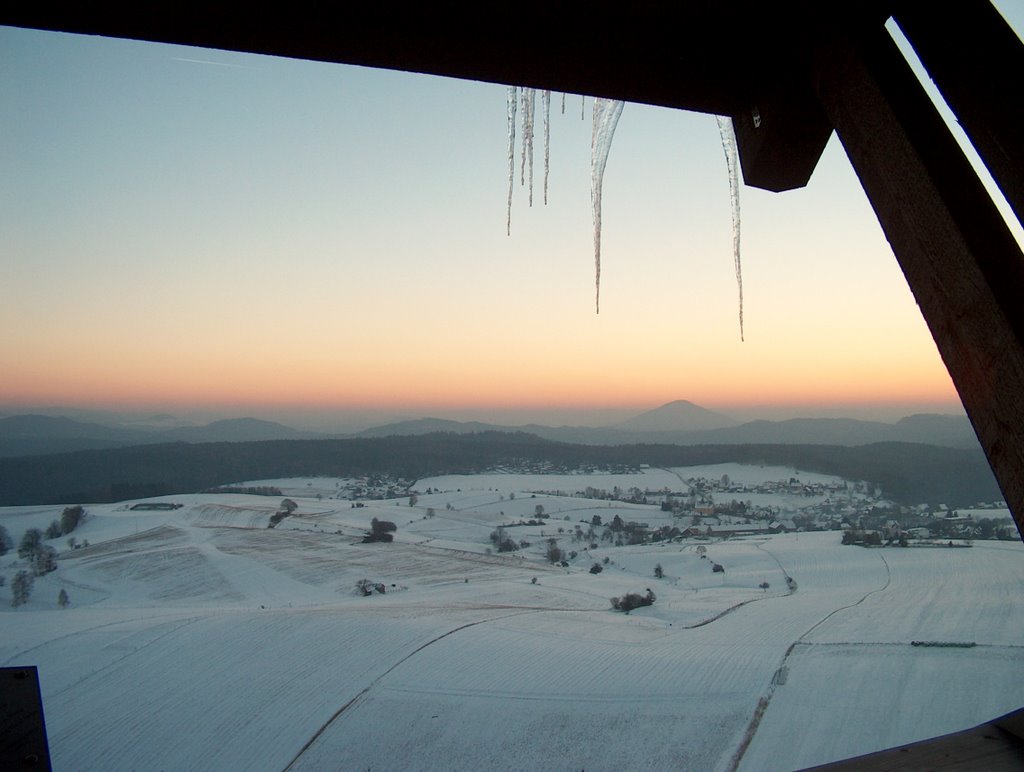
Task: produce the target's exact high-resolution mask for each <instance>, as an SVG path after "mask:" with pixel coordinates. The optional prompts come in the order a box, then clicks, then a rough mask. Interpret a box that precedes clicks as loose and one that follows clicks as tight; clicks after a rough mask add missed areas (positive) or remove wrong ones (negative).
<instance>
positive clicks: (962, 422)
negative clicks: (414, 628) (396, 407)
mask: <svg viewBox="0 0 1024 772" xmlns="http://www.w3.org/2000/svg"><path fill="white" fill-rule="evenodd" d="M176 423H178V422H176V420H175V419H174V417H173V416H167V415H161V416H152V417H149V418H148V419H147V420H146V421H139V422H134V423H129V424H128V425H125V422H123V421H122V422H120V423H117V424H113V423H110V424H108V423H95V422H87V421H81V420H73V419H71V418H68V417H65V416H50V415H15V416H10V417H7V418H0V457H15V456H32V455H42V454H51V453H65V452H71V451H78V450H102V449H107V448H118V447H127V446H134V445H152V444H159V443H166V442H187V443H207V442H253V441H262V440H299V439H340V438H344V437H359V438H373V437H396V436H417V435H423V434H433V433H436V432H448V433H452V434H472V433H479V432H487V431H498V432H524V433H527V434H534V435H537V436H538V437H541V438H544V439H547V440H554V441H556V442H568V443H574V444H581V445H631V444H636V443H657V444H670V445H719V444H726V445H744V444H754V443H768V444H813V445H845V446H854V445H866V444H869V443H875V442H915V443H923V444H927V445H939V446H944V447H953V448H971V449H974V448H977V447H978V441H977V439H976V437H975V435H974V430H973V428H972V427H971V424H970V422H969V421H968V420H967V418H966V417H964V416H949V415H933V414H922V415H914V416H909V417H907V418H903V419H900V420H899V421H896V422H895V423H884V422H880V421H862V420H857V419H852V418H794V419H790V420H787V421H764V420H760V421H750V422H747V423H738V422H737V421H735V420H733V419H732V418H730V417H728V416H725V415H722V414H720V413H715V412H713V411H711V410H706V409H705V408H702V407H700V406H699V405H695V404H693V403H692V402H688V401H686V400H676V401H674V402H669V403H668V404H666V405H662V406H661V407H658V408H655V409H654V410H650V411H647V412H645V413H642V414H640V415H638V416H635V417H634V418H631V419H629V420H628V421H624V422H622V423H619V424H616V425H614V426H607V427H588V426H544V425H541V424H524V425H521V426H501V425H497V424H488V423H481V422H478V421H468V422H463V421H451V420H446V419H441V418H420V419H415V420H409V421H399V422H397V423H390V424H386V425H383V426H377V427H374V428H371V429H367V430H365V431H362V432H359V433H358V434H355V435H339V434H325V433H317V432H310V431H301V430H299V429H294V428H292V427H289V426H285V425H284V424H280V423H275V422H273V421H264V420H260V419H256V418H232V419H226V420H222V421H214V422H212V423H209V424H206V425H204V426H181V425H176Z"/></svg>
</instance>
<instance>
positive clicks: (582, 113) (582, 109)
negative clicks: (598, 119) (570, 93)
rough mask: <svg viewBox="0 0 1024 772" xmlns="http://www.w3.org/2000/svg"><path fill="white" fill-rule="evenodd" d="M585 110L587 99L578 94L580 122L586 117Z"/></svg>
mask: <svg viewBox="0 0 1024 772" xmlns="http://www.w3.org/2000/svg"><path fill="white" fill-rule="evenodd" d="M586 108H587V98H586V97H585V96H583V94H580V120H581V121H582V120H583V119H584V118H586V115H587V113H586Z"/></svg>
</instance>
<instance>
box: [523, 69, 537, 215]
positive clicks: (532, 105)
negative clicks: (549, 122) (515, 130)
mask: <svg viewBox="0 0 1024 772" xmlns="http://www.w3.org/2000/svg"><path fill="white" fill-rule="evenodd" d="M528 104H529V108H528V112H529V115H530V131H529V133H528V134H524V135H523V141H524V142H526V143H527V144H528V145H529V147H528V148H527V151H526V152H527V159H526V164H527V168H528V169H529V175H530V197H529V201H530V206H533V127H534V116H536V114H537V89H535V88H531V89H530V99H529V102H528Z"/></svg>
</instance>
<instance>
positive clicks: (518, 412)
mask: <svg viewBox="0 0 1024 772" xmlns="http://www.w3.org/2000/svg"><path fill="white" fill-rule="evenodd" d="M659 407H661V406H659V405H657V404H652V405H638V406H627V407H619V406H615V407H606V408H600V407H593V408H564V407H551V408H513V407H504V408H502V407H498V408H463V409H452V408H444V407H439V408H431V407H429V406H427V407H422V408H417V409H413V408H405V409H396V410H393V411H389V410H384V409H372V410H367V409H358V408H344V407H342V408H336V409H331V408H310V407H301V406H296V407H290V406H273V407H259V406H255V407H254V406H237V407H231V406H217V407H214V408H197V407H190V406H183V407H180V408H179V407H176V406H168V405H161V406H153V407H152V409H150V410H144V409H135V408H133V409H127V408H126V409H117V408H109V409H100V408H94V407H88V406H71V405H45V404H42V405H29V406H22V405H17V404H7V405H0V417H3V416H8V415H22V414H27V413H36V414H42V415H60V416H67V417H69V418H74V419H76V420H82V421H94V422H98V423H106V422H117V423H119V424H122V425H128V426H135V427H138V428H140V429H172V428H175V427H179V426H193V425H194V426H199V425H205V424H207V423H210V422H212V421H218V420H224V419H228V418H238V417H242V416H249V417H253V418H260V419H263V420H270V421H278V422H280V423H283V424H286V425H288V426H293V427H295V428H297V429H303V430H308V431H318V432H340V433H348V432H358V431H362V430H363V429H367V428H370V427H373V426H380V425H383V424H389V423H395V422H398V421H404V420H414V419H419V418H443V419H448V420H453V421H464V422H466V421H479V422H484V423H492V424H498V425H502V426H522V425H524V424H541V425H545V426H591V427H597V426H617V425H620V424H623V423H626V422H628V421H630V420H631V419H634V418H636V417H638V416H641V415H642V414H644V413H646V412H648V411H652V410H655V409H657V408H659ZM699 407H701V408H705V409H708V410H713V411H714V412H715V413H720V414H722V415H723V416H725V417H726V418H727V419H728V421H727V423H728V422H733V423H742V422H746V421H753V420H759V419H764V420H771V421H781V420H786V419H790V418H856V419H861V420H869V421H885V422H892V421H896V420H898V419H900V418H903V417H906V416H909V415H915V414H918V413H937V414H948V415H963V412H964V411H963V408H962V406H961V405H960V404H959V403H957V402H938V403H936V402H920V403H888V404H886V403H882V404H876V405H863V404H861V405H857V404H852V405H839V404H837V405H820V404H817V405H815V404H807V405H721V406H709V405H700V406H699ZM727 423H726V424H722V425H727ZM667 428H668V427H666V429H667ZM705 428H711V427H710V426H709V427H705Z"/></svg>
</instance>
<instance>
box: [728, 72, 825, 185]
mask: <svg viewBox="0 0 1024 772" xmlns="http://www.w3.org/2000/svg"><path fill="white" fill-rule="evenodd" d="M803 86H804V88H803V89H799V88H798V87H796V86H795V85H787V87H785V88H781V89H775V90H771V91H762V92H761V95H760V96H759V97H756V98H754V99H753V100H751V106H750V107H749V108H748V109H746V110H744V111H743V112H741V113H739V114H738V115H734V116H733V117H732V125H733V129H734V130H735V132H736V144H737V147H738V150H739V156H740V167H741V168H742V170H743V182H744V183H745V184H747V185H749V186H751V187H754V188H761V189H763V190H771V191H775V192H781V191H784V190H793V189H795V188H802V187H804V186H805V185H806V184H807V183H808V181H809V180H810V179H811V173H812V172H813V171H814V168H815V167H816V166H817V165H818V159H820V158H821V154H822V153H823V152H824V150H825V145H826V144H828V140H829V137H831V136H832V124H831V122H830V121H829V119H828V116H826V115H825V113H824V111H823V110H822V109H821V105H820V103H819V102H818V100H817V97H816V96H815V94H814V92H813V91H812V90H811V89H810V88H809V87H807V81H806V80H804V81H803Z"/></svg>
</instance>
